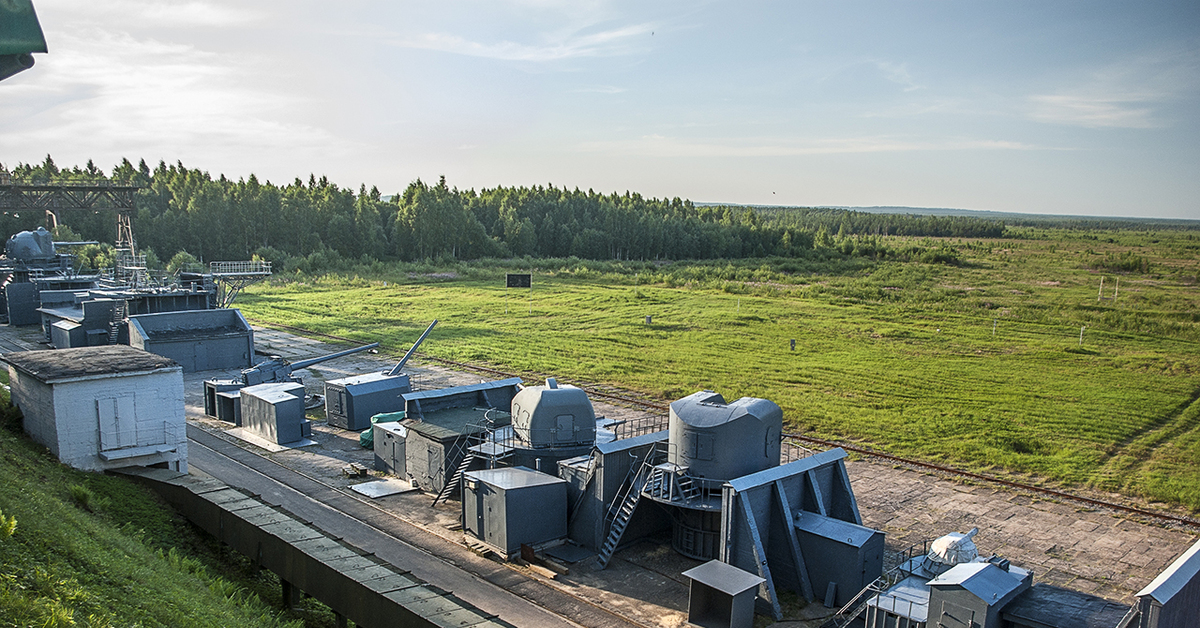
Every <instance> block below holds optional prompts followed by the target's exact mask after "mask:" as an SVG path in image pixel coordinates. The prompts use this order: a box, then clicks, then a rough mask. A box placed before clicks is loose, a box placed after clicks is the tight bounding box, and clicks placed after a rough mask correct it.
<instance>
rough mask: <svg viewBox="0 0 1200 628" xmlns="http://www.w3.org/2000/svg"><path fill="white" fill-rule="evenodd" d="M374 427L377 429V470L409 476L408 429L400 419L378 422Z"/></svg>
mask: <svg viewBox="0 0 1200 628" xmlns="http://www.w3.org/2000/svg"><path fill="white" fill-rule="evenodd" d="M372 429H373V430H375V444H374V449H375V470H376V471H383V472H384V473H390V474H392V475H395V476H398V477H400V478H407V477H408V469H407V466H406V465H405V463H404V453H405V452H404V447H405V442H406V440H407V437H408V429H407V428H405V427H404V426H403V425H401V424H400V423H399V422H398V421H389V422H387V423H376V424H375V425H374V426H372Z"/></svg>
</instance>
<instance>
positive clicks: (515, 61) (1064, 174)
mask: <svg viewBox="0 0 1200 628" xmlns="http://www.w3.org/2000/svg"><path fill="white" fill-rule="evenodd" d="M34 6H35V8H36V9H37V12H38V16H39V19H40V22H41V25H42V29H43V31H44V32H45V35H46V41H47V45H48V48H49V53H48V54H39V55H35V59H36V65H35V66H34V67H33V68H32V69H31V70H28V71H26V72H23V73H20V74H17V75H16V76H14V77H11V78H9V79H7V80H4V81H3V82H0V163H3V164H4V165H9V166H11V165H12V164H14V163H17V162H26V163H29V162H41V161H42V160H43V159H44V158H45V156H46V155H47V154H50V155H52V156H53V158H54V160H55V162H56V163H58V165H59V166H70V165H75V164H79V165H82V164H84V163H85V162H86V161H87V160H89V159H91V160H94V162H95V163H96V165H97V166H100V167H101V168H104V169H105V170H108V169H110V168H111V167H112V166H113V165H115V164H116V163H118V162H119V161H120V159H121V158H123V157H124V158H129V159H130V160H131V161H133V162H134V163H136V162H137V160H138V159H145V160H146V162H147V163H149V164H151V166H152V167H153V166H154V165H155V164H157V163H158V161H159V160H165V161H166V162H168V163H175V162H182V163H183V164H184V165H185V166H188V167H191V168H200V169H202V170H206V171H208V172H210V173H211V174H212V175H213V176H214V177H215V176H217V175H219V174H225V175H226V176H228V177H230V178H233V179H238V178H242V177H248V176H249V175H250V174H251V173H253V174H255V175H256V176H258V177H259V179H266V180H270V181H272V182H274V183H277V184H286V183H288V182H291V181H292V180H293V179H295V178H301V179H304V180H307V179H308V176H309V174H315V175H316V176H318V177H320V176H322V175H324V176H327V177H329V179H330V180H331V181H334V182H336V183H338V184H339V185H341V186H343V187H348V188H353V189H357V188H358V187H359V185H360V184H366V185H367V187H371V186H377V187H378V188H379V189H380V191H381V192H383V193H384V194H392V193H396V192H399V191H402V190H403V189H404V188H405V187H406V186H407V185H408V184H409V183H410V182H411V181H413V180H415V179H417V178H420V179H422V180H425V181H436V180H437V178H438V177H439V176H443V175H444V176H445V177H446V179H447V182H448V183H449V184H450V185H451V186H454V187H458V188H460V189H466V188H474V189H481V188H485V187H496V186H502V185H503V186H516V185H550V184H553V185H556V186H560V187H561V186H566V187H568V188H576V187H578V188H580V189H583V190H587V189H589V188H590V189H594V190H595V191H597V192H605V193H607V192H612V191H618V192H624V191H626V190H629V191H633V192H638V193H641V194H642V195H644V196H648V197H659V198H662V197H668V198H673V197H680V198H685V199H691V200H692V201H695V202H725V203H745V204H765V205H799V206H879V205H888V206H907V207H939V208H962V209H979V210H994V211H1011V212H1024V213H1043V214H1045V213H1050V214H1078V215H1092V216H1144V217H1159V218H1192V219H1200V3H1198V2H1195V0H1185V1H1180V2H1158V1H1155V0H1147V1H1141V2H1126V1H1122V2H1109V1H1106V0H1089V1H1080V2H1056V1H1052V0H1038V1H1021V0H1013V1H1005V2H995V1H993V2H987V1H983V0H936V1H911V2H909V1H897V0H892V1H874V2H859V1H855V0H844V1H837V2H807V1H803V0H791V1H786V2H767V1H745V2H736V3H735V2H708V1H705V0H687V1H685V2H675V1H671V0H662V1H657V2H644V1H642V2H623V1H611V2H610V1H606V0H562V1H560V0H481V1H455V0H441V1H437V2H409V1H397V0H374V1H366V0H342V1H341V2H314V1H311V0H287V1H283V0H261V1H256V2H246V1H245V0H240V1H226V0H104V1H99V2H98V1H96V0H34Z"/></svg>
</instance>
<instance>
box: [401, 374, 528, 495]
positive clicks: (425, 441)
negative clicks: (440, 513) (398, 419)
mask: <svg viewBox="0 0 1200 628" xmlns="http://www.w3.org/2000/svg"><path fill="white" fill-rule="evenodd" d="M520 384H521V380H520V378H516V377H512V378H508V379H502V380H497V381H491V382H480V383H478V384H468V385H466V386H453V387H450V388H441V389H437V390H422V391H418V392H414V393H406V394H405V395H404V400H405V412H406V413H407V417H408V418H407V419H405V420H404V421H402V424H403V425H404V427H405V428H407V429H408V435H407V437H406V440H407V443H406V445H405V452H404V455H405V466H406V467H407V470H408V474H409V476H410V477H411V478H412V482H413V484H415V485H416V486H417V487H419V488H420V489H421V490H424V491H430V492H433V493H436V494H437V498H435V503H436V501H438V500H440V499H444V498H446V497H450V496H458V495H459V494H460V490H459V487H460V483H461V480H462V474H463V473H465V472H466V471H468V470H470V469H468V468H466V467H465V466H464V464H463V463H464V462H466V463H467V464H468V465H469V464H470V463H471V461H472V458H471V457H470V456H469V455H468V448H469V447H471V446H472V445H475V444H478V443H479V442H480V441H481V440H482V439H483V438H485V437H486V435H487V434H488V433H490V431H491V430H492V429H494V428H495V427H497V426H503V425H506V424H507V423H508V411H507V408H509V407H510V406H511V404H512V399H513V397H514V396H515V395H516V394H517V387H518V386H519V385H520ZM501 408H505V410H501Z"/></svg>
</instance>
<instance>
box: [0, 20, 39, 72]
mask: <svg viewBox="0 0 1200 628" xmlns="http://www.w3.org/2000/svg"><path fill="white" fill-rule="evenodd" d="M32 52H46V38H45V36H44V35H42V26H41V25H40V24H38V19H37V14H36V13H34V11H33V2H31V1H30V0H9V1H8V2H0V81H2V80H4V79H6V78H8V77H10V76H12V75H14V74H16V73H18V72H23V71H25V70H28V69H29V68H32V67H33V55H32V54H30V53H32Z"/></svg>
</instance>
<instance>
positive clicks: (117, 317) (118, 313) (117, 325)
mask: <svg viewBox="0 0 1200 628" xmlns="http://www.w3.org/2000/svg"><path fill="white" fill-rule="evenodd" d="M126 303H127V302H126V301H123V300H117V301H115V302H114V303H113V310H112V319H110V320H109V321H108V344H110V345H115V344H117V341H118V340H120V338H121V324H122V323H124V322H125V310H126Z"/></svg>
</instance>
